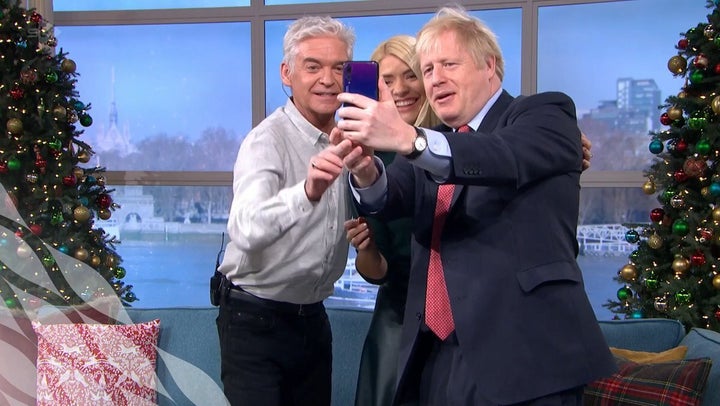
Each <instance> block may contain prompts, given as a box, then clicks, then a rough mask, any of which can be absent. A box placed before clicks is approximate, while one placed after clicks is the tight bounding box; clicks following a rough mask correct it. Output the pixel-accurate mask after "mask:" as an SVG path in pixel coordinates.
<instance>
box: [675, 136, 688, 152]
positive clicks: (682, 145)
mask: <svg viewBox="0 0 720 406" xmlns="http://www.w3.org/2000/svg"><path fill="white" fill-rule="evenodd" d="M687 148H688V143H687V141H685V140H684V139H682V138H680V139H679V140H677V142H675V151H676V152H681V153H682V152H685V151H687Z"/></svg>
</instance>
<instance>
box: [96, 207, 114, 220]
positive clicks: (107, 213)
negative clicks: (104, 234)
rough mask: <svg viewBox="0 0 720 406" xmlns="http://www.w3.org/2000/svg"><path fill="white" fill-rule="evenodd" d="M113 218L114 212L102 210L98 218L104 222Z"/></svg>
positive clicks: (99, 211)
mask: <svg viewBox="0 0 720 406" xmlns="http://www.w3.org/2000/svg"><path fill="white" fill-rule="evenodd" d="M111 216H112V212H111V211H110V210H108V209H100V210H98V217H100V218H101V219H102V220H107V219H109V218H110V217H111Z"/></svg>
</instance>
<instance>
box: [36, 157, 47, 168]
mask: <svg viewBox="0 0 720 406" xmlns="http://www.w3.org/2000/svg"><path fill="white" fill-rule="evenodd" d="M35 167H36V168H38V169H45V168H46V167H47V161H46V160H44V159H42V158H38V159H36V160H35Z"/></svg>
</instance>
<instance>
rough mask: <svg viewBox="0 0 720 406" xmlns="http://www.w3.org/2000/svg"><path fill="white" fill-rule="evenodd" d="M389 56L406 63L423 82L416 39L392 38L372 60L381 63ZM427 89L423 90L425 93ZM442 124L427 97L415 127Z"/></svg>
mask: <svg viewBox="0 0 720 406" xmlns="http://www.w3.org/2000/svg"><path fill="white" fill-rule="evenodd" d="M388 55H392V56H394V57H396V58H398V59H400V60H401V61H403V62H405V64H406V65H407V66H409V67H410V69H412V71H413V73H415V76H417V78H418V80H420V81H421V82H422V75H421V74H420V65H419V63H418V60H417V58H416V54H415V38H414V37H411V36H409V35H396V36H394V37H390V38H388V39H387V40H385V41H383V42H381V43H380V45H378V46H377V48H375V50H374V51H373V53H372V55H370V59H372V60H373V61H375V62H377V63H380V61H381V60H382V59H383V58H385V57H386V56H388ZM424 92H425V89H424V88H423V93H424ZM438 124H440V119H439V118H438V117H437V116H436V115H435V112H433V110H432V108H430V103H428V100H427V97H425V101H423V105H422V107H421V108H420V112H419V113H418V116H417V118H416V119H415V123H414V124H413V125H415V126H417V127H425V128H432V127H435V126H436V125H438Z"/></svg>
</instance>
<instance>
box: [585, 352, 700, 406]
mask: <svg viewBox="0 0 720 406" xmlns="http://www.w3.org/2000/svg"><path fill="white" fill-rule="evenodd" d="M615 362H616V363H617V364H618V371H617V372H616V373H615V374H613V375H612V376H610V377H608V378H603V379H599V380H597V381H595V382H592V383H590V384H589V385H588V386H587V387H586V388H585V397H584V403H585V406H610V405H613V406H618V405H633V406H642V405H647V406H663V405H667V406H691V405H699V404H700V401H701V400H702V394H703V389H704V388H705V382H706V381H707V377H708V374H709V373H710V367H711V366H712V361H711V360H710V359H709V358H698V359H690V360H682V361H672V362H661V363H655V364H639V363H636V362H632V361H629V360H627V359H624V358H620V357H617V356H616V357H615Z"/></svg>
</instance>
